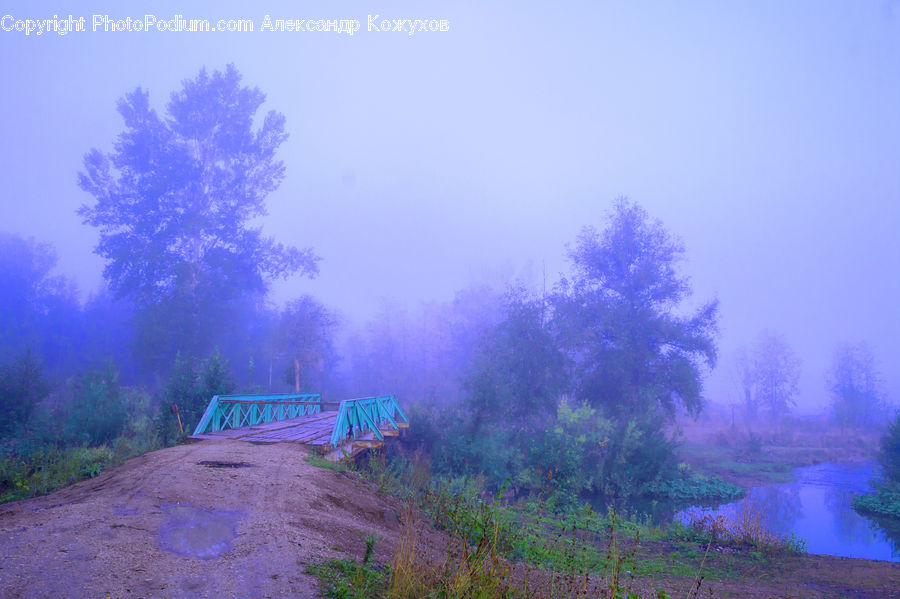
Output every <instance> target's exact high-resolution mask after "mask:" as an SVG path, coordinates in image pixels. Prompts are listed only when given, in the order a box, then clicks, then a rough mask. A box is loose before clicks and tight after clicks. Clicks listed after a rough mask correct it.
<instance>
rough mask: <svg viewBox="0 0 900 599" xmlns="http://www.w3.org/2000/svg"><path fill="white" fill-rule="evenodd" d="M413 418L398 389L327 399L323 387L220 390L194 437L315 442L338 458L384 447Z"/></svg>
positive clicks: (313, 443) (311, 443) (269, 441)
mask: <svg viewBox="0 0 900 599" xmlns="http://www.w3.org/2000/svg"><path fill="white" fill-rule="evenodd" d="M408 427H409V420H408V419H407V417H406V414H405V413H404V412H403V410H402V409H401V408H400V405H399V404H398V403H397V400H396V399H395V397H394V396H393V395H382V396H378V397H364V398H359V399H345V400H343V401H341V402H340V403H334V402H324V401H322V396H321V395H320V394H318V393H288V394H281V395H216V396H215V397H213V398H212V399H211V400H210V402H209V405H208V406H207V407H206V411H205V412H204V413H203V416H202V417H201V418H200V422H199V423H198V424H197V427H196V428H195V429H194V433H193V434H192V435H191V437H190V438H191V439H240V440H242V441H249V442H252V443H279V442H294V443H302V444H305V445H310V446H313V447H316V448H317V449H319V450H320V451H321V452H322V453H329V452H330V455H332V456H333V457H334V458H335V459H337V458H340V457H342V456H344V455H354V454H356V453H358V452H359V451H363V450H365V449H367V448H372V447H380V446H381V445H382V444H383V443H384V440H385V437H391V436H397V435H399V434H400V431H401V430H402V429H405V428H408Z"/></svg>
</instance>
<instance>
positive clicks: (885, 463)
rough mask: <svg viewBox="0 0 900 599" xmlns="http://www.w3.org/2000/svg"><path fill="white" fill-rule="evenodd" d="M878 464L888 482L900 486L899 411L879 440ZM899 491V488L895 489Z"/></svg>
mask: <svg viewBox="0 0 900 599" xmlns="http://www.w3.org/2000/svg"><path fill="white" fill-rule="evenodd" d="M878 462H879V463H880V464H881V467H882V468H884V476H885V478H887V479H888V481H890V482H893V483H895V484H897V485H900V410H898V411H897V413H896V414H895V415H894V419H893V420H892V421H891V424H890V426H889V427H888V430H887V432H886V433H885V434H884V436H883V437H882V438H881V451H880V452H879V454H878ZM897 490H898V491H900V488H898V489H897Z"/></svg>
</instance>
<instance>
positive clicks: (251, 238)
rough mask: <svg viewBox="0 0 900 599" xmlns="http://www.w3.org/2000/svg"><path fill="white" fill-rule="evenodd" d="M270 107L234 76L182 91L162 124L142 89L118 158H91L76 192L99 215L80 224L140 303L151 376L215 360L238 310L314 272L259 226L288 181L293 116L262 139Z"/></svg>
mask: <svg viewBox="0 0 900 599" xmlns="http://www.w3.org/2000/svg"><path fill="white" fill-rule="evenodd" d="M264 100H265V95H264V94H263V93H262V92H260V91H259V90H258V89H256V88H249V87H245V86H242V85H241V76H240V74H239V73H238V71H237V69H235V67H234V66H233V65H229V66H228V67H227V68H226V69H225V71H224V72H220V71H214V72H213V73H212V74H209V73H207V71H206V69H202V70H201V71H200V73H199V75H198V76H197V77H196V78H195V79H189V80H186V81H184V82H183V88H182V89H181V90H180V91H177V92H174V93H173V94H172V95H171V98H170V100H169V103H168V105H167V108H166V115H165V116H164V117H163V118H160V117H159V116H158V115H157V113H156V111H155V110H154V109H152V108H151V107H150V98H149V94H148V93H147V92H145V91H143V90H142V89H141V88H137V89H136V90H135V91H133V92H132V93H129V94H127V95H126V96H125V97H124V98H123V99H121V100H120V101H119V103H118V111H119V113H120V114H121V115H122V118H123V119H124V121H125V131H124V132H123V133H121V134H120V135H119V137H118V138H117V140H116V141H115V143H114V146H113V152H112V153H111V154H104V153H102V152H100V151H99V150H96V149H93V150H91V151H90V152H88V153H87V155H86V156H85V158H84V172H81V173H79V176H78V181H79V185H80V186H81V188H82V189H83V190H84V191H86V192H88V193H90V194H91V195H92V196H93V197H94V199H95V203H94V204H92V205H87V204H86V205H84V206H82V207H81V209H80V211H79V213H80V214H81V216H82V217H83V218H84V222H85V223H86V224H89V225H91V226H94V227H97V228H98V229H99V231H100V241H99V243H98V245H97V247H96V250H95V251H96V253H97V254H99V255H100V256H102V257H103V258H105V259H106V267H105V269H104V276H105V277H106V279H107V281H108V283H109V287H110V289H111V290H112V291H113V292H114V293H115V294H116V296H117V297H126V298H128V299H130V300H131V301H132V302H133V304H134V306H135V308H136V319H137V323H136V324H137V335H136V342H137V346H138V347H140V348H142V350H143V351H142V357H143V358H144V359H145V360H146V361H147V362H149V363H150V364H152V365H156V366H160V365H161V364H164V363H169V362H170V361H171V358H172V356H174V354H175V353H176V352H177V351H179V350H180V351H184V352H187V353H189V354H192V355H199V354H201V353H204V352H205V351H208V349H209V348H210V347H212V346H213V345H215V343H216V341H217V339H216V335H215V333H216V332H217V331H223V330H227V328H228V327H227V325H228V323H229V322H230V321H231V320H232V319H233V318H234V313H235V310H236V306H237V305H239V304H240V300H241V298H242V297H243V296H246V295H262V294H264V293H265V292H266V290H267V283H268V281H269V280H271V279H273V278H277V277H286V276H288V275H290V274H292V273H297V272H299V273H301V274H304V275H314V274H315V273H316V272H317V258H316V257H315V255H314V254H313V252H312V251H311V250H310V249H305V250H298V249H296V248H292V247H285V246H283V245H282V244H279V243H276V242H275V241H274V240H273V239H272V238H269V237H264V236H263V235H262V232H261V229H260V228H259V227H257V226H253V224H252V221H253V219H255V218H257V217H259V216H262V215H264V214H265V213H266V209H265V198H266V196H267V195H268V194H269V193H271V192H273V191H275V190H276V189H277V188H278V186H279V184H280V182H281V180H282V179H283V178H284V165H283V163H282V162H281V161H279V160H276V159H275V153H276V151H277V149H278V147H279V146H280V145H281V144H282V143H283V142H284V141H285V140H286V139H287V134H286V133H285V131H284V123H285V119H284V116H283V115H281V114H280V113H278V112H275V111H270V112H269V113H268V114H266V115H265V117H264V118H263V119H262V123H261V125H260V127H259V128H258V129H256V130H254V129H253V124H254V117H255V115H256V113H257V111H258V110H259V108H260V106H261V105H262V103H263V102H264Z"/></svg>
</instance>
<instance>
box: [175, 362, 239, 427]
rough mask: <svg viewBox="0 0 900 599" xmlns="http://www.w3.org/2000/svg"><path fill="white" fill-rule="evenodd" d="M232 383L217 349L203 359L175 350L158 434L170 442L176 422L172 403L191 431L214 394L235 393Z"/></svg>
mask: <svg viewBox="0 0 900 599" xmlns="http://www.w3.org/2000/svg"><path fill="white" fill-rule="evenodd" d="M234 390H235V383H234V379H233V377H232V375H231V371H230V370H229V368H228V364H227V363H226V361H225V360H224V359H223V358H222V355H221V354H220V353H219V350H218V349H214V350H213V352H212V353H211V354H210V355H209V357H208V358H206V359H205V360H203V361H197V360H195V359H193V358H189V357H186V356H184V355H182V354H178V355H177V356H176V358H175V365H174V367H173V368H172V374H171V376H170V377H169V382H168V384H167V385H166V391H165V402H164V404H163V406H162V416H163V418H162V419H161V427H162V429H163V430H162V431H161V434H162V436H163V440H164V442H167V443H168V442H169V441H171V440H172V437H173V436H174V435H175V431H176V430H177V429H176V428H173V426H177V425H176V424H175V422H176V420H175V416H174V415H173V414H171V408H172V406H173V405H176V406H178V411H179V414H180V416H181V423H182V426H184V431H185V433H186V434H191V433H192V432H193V431H194V428H195V427H196V426H197V423H198V422H200V417H201V416H203V412H204V411H205V410H206V407H207V406H208V405H209V400H211V399H212V398H213V396H214V395H230V394H232V393H234Z"/></svg>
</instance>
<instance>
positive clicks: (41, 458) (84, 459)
mask: <svg viewBox="0 0 900 599" xmlns="http://www.w3.org/2000/svg"><path fill="white" fill-rule="evenodd" d="M156 448H157V445H156V442H155V439H149V440H147V439H139V438H134V437H132V438H125V437H120V438H118V439H116V440H115V441H113V442H112V443H109V444H104V445H98V446H95V447H84V446H81V447H65V448H61V447H58V446H56V445H52V444H43V445H38V446H36V447H32V448H30V449H29V450H28V451H15V452H14V451H4V452H2V453H0V503H5V502H7V501H16V500H19V499H28V498H30V497H38V496H40V495H46V494H48V493H52V492H53V491H56V490H57V489H61V488H63V487H66V486H69V485H71V484H74V483H77V482H79V481H81V480H85V479H88V478H94V477H95V476H97V475H99V474H100V473H101V472H103V471H104V470H106V469H108V468H111V467H113V466H117V465H119V464H121V463H123V462H124V461H125V460H127V459H129V458H132V457H134V456H137V455H140V454H142V453H146V452H147V451H151V450H152V449H156Z"/></svg>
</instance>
